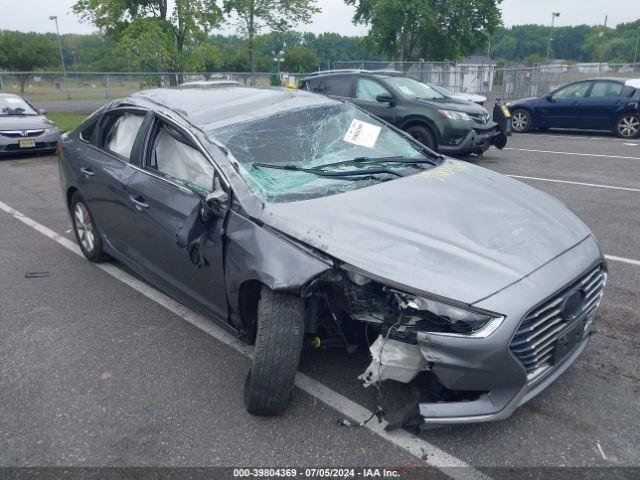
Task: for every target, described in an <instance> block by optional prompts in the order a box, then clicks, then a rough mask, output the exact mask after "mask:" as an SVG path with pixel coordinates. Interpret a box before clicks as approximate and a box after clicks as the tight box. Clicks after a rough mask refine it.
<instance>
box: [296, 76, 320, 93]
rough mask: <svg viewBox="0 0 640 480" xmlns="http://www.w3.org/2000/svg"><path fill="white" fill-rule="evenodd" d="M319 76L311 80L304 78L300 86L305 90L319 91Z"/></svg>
mask: <svg viewBox="0 0 640 480" xmlns="http://www.w3.org/2000/svg"><path fill="white" fill-rule="evenodd" d="M320 80H321V79H320V78H316V79H312V80H305V81H304V86H302V87H301V88H304V89H305V90H309V91H310V92H318V91H320V89H319V87H320Z"/></svg>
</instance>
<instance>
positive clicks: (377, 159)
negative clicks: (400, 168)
mask: <svg viewBox="0 0 640 480" xmlns="http://www.w3.org/2000/svg"><path fill="white" fill-rule="evenodd" d="M350 163H356V164H358V163H402V164H404V165H419V164H424V163H426V164H428V165H434V166H435V165H437V163H436V162H435V161H434V160H431V159H429V158H426V157H423V158H410V157H402V156H393V157H373V158H370V157H356V158H352V159H350V160H342V161H340V162H335V163H325V164H324V165H319V166H318V167H316V168H324V167H335V166H339V165H348V164H350Z"/></svg>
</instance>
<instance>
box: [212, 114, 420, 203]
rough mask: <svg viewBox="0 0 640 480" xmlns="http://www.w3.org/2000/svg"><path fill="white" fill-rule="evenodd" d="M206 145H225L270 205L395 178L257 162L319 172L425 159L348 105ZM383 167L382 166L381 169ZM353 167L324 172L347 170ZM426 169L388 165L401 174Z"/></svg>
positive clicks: (220, 135)
mask: <svg viewBox="0 0 640 480" xmlns="http://www.w3.org/2000/svg"><path fill="white" fill-rule="evenodd" d="M209 136H210V138H211V140H212V141H213V142H214V143H216V144H218V145H222V146H224V148H225V149H226V150H227V151H228V155H229V157H230V159H231V161H233V162H234V163H235V164H236V165H237V167H238V170H239V172H240V175H241V176H242V177H243V178H244V180H245V181H246V182H247V184H248V185H249V188H251V189H252V190H253V191H254V192H255V193H256V194H257V195H258V196H260V197H261V198H263V199H264V200H266V201H269V202H286V201H295V200H303V199H309V198H317V197H322V196H327V195H333V194H337V193H341V192H344V191H347V190H353V189H357V188H363V187H366V186H369V185H372V184H375V183H378V182H379V181H381V180H391V179H393V178H397V177H395V176H393V175H388V176H386V177H384V176H383V178H371V176H362V177H331V178H327V177H320V176H317V175H314V174H313V173H309V172H299V171H291V170H278V169H270V168H264V167H260V166H258V165H255V164H256V163H266V164H271V165H281V166H283V165H295V166H297V167H303V168H319V167H324V166H325V165H327V164H330V163H335V162H341V161H345V160H353V159H354V158H359V157H366V158H368V159H374V158H381V157H403V158H409V159H412V158H415V159H419V158H422V157H424V156H425V153H424V152H423V151H421V150H420V149H419V148H418V147H417V146H416V145H415V144H413V143H411V142H410V141H409V140H407V139H406V138H405V137H404V136H402V135H401V134H399V133H397V132H395V131H394V130H392V129H391V128H389V127H387V126H386V125H385V124H383V123H382V122H380V121H378V120H376V119H375V118H373V117H371V116H369V115H367V114H366V113H363V112H361V111H360V110H357V109H355V108H354V107H352V106H350V105H348V104H342V103H340V104H333V105H322V106H313V107H305V108H299V109H294V110H290V111H287V112H283V113H278V114H276V115H271V116H268V117H264V118H259V119H257V120H251V121H248V122H244V123H237V124H233V125H229V126H225V127H222V128H219V129H216V130H213V131H212V132H210V134H209ZM385 166H387V165H385ZM355 168H357V167H356V166H355V165H353V164H346V165H340V166H337V165H335V166H330V167H325V168H324V169H326V170H329V169H330V170H331V171H334V170H336V171H348V170H354V169H355ZM424 168H428V167H427V166H425V165H420V166H419V167H418V166H416V165H407V164H404V165H399V164H396V165H393V169H394V170H395V169H398V170H399V171H404V174H408V173H412V172H416V173H417V172H419V171H421V170H422V169H424Z"/></svg>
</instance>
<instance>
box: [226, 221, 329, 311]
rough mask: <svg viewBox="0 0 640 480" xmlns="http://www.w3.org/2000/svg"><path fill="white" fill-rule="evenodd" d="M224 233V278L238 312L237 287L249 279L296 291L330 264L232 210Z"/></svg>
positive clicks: (238, 289) (269, 285) (327, 260)
mask: <svg viewBox="0 0 640 480" xmlns="http://www.w3.org/2000/svg"><path fill="white" fill-rule="evenodd" d="M225 232H226V235H225V260H224V263H225V281H226V284H227V295H228V298H229V305H230V307H231V309H232V311H233V312H237V311H238V307H239V294H240V287H241V286H242V284H243V283H244V282H246V281H248V280H258V281H260V282H262V283H263V284H265V285H267V286H268V287H269V288H271V289H272V290H280V291H291V292H299V291H300V289H301V287H302V286H304V285H305V284H306V283H307V282H309V281H310V280H311V279H313V278H314V277H316V276H317V275H319V274H321V273H322V272H324V271H326V270H328V269H330V268H331V267H332V261H331V260H329V259H327V258H321V257H320V256H318V255H314V253H313V252H312V251H311V249H309V250H305V249H304V248H303V247H302V246H298V245H296V244H295V243H294V241H293V240H288V239H287V238H286V237H285V235H281V234H278V233H277V232H276V231H273V230H270V229H267V228H265V227H262V226H260V225H259V224H258V223H256V222H254V221H252V220H250V219H248V218H246V217H244V216H242V215H240V214H238V213H236V212H234V211H233V210H232V211H230V212H229V213H228V216H227V223H226V228H225ZM234 323H235V322H234Z"/></svg>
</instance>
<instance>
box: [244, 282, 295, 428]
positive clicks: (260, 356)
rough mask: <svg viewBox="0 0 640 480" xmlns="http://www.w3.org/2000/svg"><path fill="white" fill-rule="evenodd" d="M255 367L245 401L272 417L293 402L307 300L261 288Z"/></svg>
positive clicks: (252, 410) (249, 407) (256, 412)
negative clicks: (305, 302)
mask: <svg viewBox="0 0 640 480" xmlns="http://www.w3.org/2000/svg"><path fill="white" fill-rule="evenodd" d="M257 317H258V329H257V333H256V342H255V350H254V357H253V366H252V368H251V370H250V371H249V374H248V375H247V379H246V383H245V387H244V403H245V407H246V409H247V411H248V412H249V413H252V414H254V415H264V416H273V415H278V414H280V413H282V412H283V411H284V409H285V408H286V407H287V405H288V404H289V402H290V401H291V397H292V393H293V385H294V381H295V378H296V372H297V371H298V363H299V362H300V352H301V351H302V341H303V338H304V303H303V301H302V299H301V298H300V297H298V296H296V295H292V294H289V293H280V292H274V291H272V290H271V289H269V288H267V287H262V292H261V293H260V300H259V302H258V316H257Z"/></svg>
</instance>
